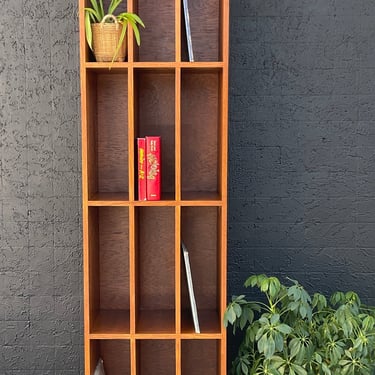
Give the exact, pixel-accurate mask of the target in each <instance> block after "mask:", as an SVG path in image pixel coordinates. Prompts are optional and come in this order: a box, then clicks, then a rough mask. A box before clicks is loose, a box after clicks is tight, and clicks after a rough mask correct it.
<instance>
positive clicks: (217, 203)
mask: <svg viewBox="0 0 375 375" xmlns="http://www.w3.org/2000/svg"><path fill="white" fill-rule="evenodd" d="M88 5H89V1H87V0H79V11H80V55H81V104H82V113H81V115H82V180H83V191H82V196H83V197H82V199H83V202H82V204H83V242H84V323H85V330H84V332H85V334H84V335H85V337H84V346H85V375H92V374H93V372H94V369H95V366H96V363H97V361H98V359H99V357H100V358H103V360H104V365H105V369H106V374H107V375H127V374H131V375H146V374H156V375H159V374H160V375H172V374H177V375H217V374H220V375H224V374H226V332H225V328H224V327H223V324H222V318H223V313H224V309H225V306H226V242H227V122H228V120H227V112H228V104H227V102H228V33H229V25H228V23H229V14H228V13H229V0H189V10H190V22H191V30H192V41H193V50H194V57H195V62H188V58H187V47H186V36H185V29H184V18H183V10H182V9H183V7H182V0H158V1H151V0H127V2H126V0H125V1H124V3H123V8H122V10H125V9H127V10H128V11H130V12H136V13H137V14H139V15H140V17H141V18H142V19H143V21H144V22H145V24H146V28H145V29H142V30H141V42H142V43H141V46H140V47H138V46H137V45H136V44H135V41H134V38H133V35H132V32H131V31H130V32H129V33H128V36H127V38H128V56H127V59H126V61H125V62H122V63H114V64H113V65H112V67H111V69H110V70H109V67H110V65H111V64H110V63H97V62H95V61H94V59H93V57H92V54H91V52H90V51H89V49H88V47H87V44H86V41H85V34H84V7H85V6H88ZM104 5H105V6H107V5H108V1H107V0H105V1H104ZM145 135H160V136H161V137H162V199H161V200H160V201H142V202H141V201H138V200H137V199H136V198H137V197H136V190H137V189H136V187H137V184H136V182H137V181H136V169H135V160H136V157H135V155H136V149H135V141H136V138H137V137H139V136H145ZM181 239H183V241H184V243H185V244H186V246H187V248H188V250H189V256H190V262H191V269H192V276H193V282H194V287H195V297H196V301H197V307H198V316H199V322H200V327H201V333H200V334H197V333H195V332H194V326H193V320H192V316H191V310H190V303H189V295H188V289H187V283H186V278H185V273H184V264H183V257H182V254H181V248H180V241H181Z"/></svg>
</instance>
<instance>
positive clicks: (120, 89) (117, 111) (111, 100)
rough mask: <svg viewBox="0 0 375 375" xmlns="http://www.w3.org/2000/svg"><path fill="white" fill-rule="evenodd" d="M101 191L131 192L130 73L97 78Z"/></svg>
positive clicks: (99, 190) (104, 75) (99, 184)
mask: <svg viewBox="0 0 375 375" xmlns="http://www.w3.org/2000/svg"><path fill="white" fill-rule="evenodd" d="M97 82H98V84H97V90H98V92H97V113H98V115H97V116H98V131H97V133H98V136H97V148H98V155H97V158H98V192H101V193H108V192H111V193H116V192H128V125H127V124H128V109H127V104H128V93H127V87H128V86H127V74H100V75H98V77H97Z"/></svg>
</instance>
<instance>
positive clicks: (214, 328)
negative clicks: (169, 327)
mask: <svg viewBox="0 0 375 375" xmlns="http://www.w3.org/2000/svg"><path fill="white" fill-rule="evenodd" d="M198 319H199V325H200V330H201V333H199V334H197V337H198V336H199V335H203V334H207V335H220V330H221V326H220V325H221V321H222V319H221V318H220V316H219V313H218V310H203V309H199V310H198ZM181 326H182V327H183V329H182V331H183V334H184V335H195V331H194V324H193V318H192V315H191V309H190V305H189V308H185V309H184V310H182V312H181Z"/></svg>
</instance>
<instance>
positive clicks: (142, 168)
mask: <svg viewBox="0 0 375 375" xmlns="http://www.w3.org/2000/svg"><path fill="white" fill-rule="evenodd" d="M144 165H145V150H144V149H143V148H141V149H139V178H140V179H141V180H144V178H145V166H144Z"/></svg>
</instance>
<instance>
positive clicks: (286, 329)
mask: <svg viewBox="0 0 375 375" xmlns="http://www.w3.org/2000/svg"><path fill="white" fill-rule="evenodd" d="M275 329H277V330H278V331H279V332H281V333H284V334H285V335H289V334H290V333H291V332H292V328H291V327H289V326H288V325H287V324H284V323H283V324H279V325H277V326H276V327H275Z"/></svg>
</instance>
